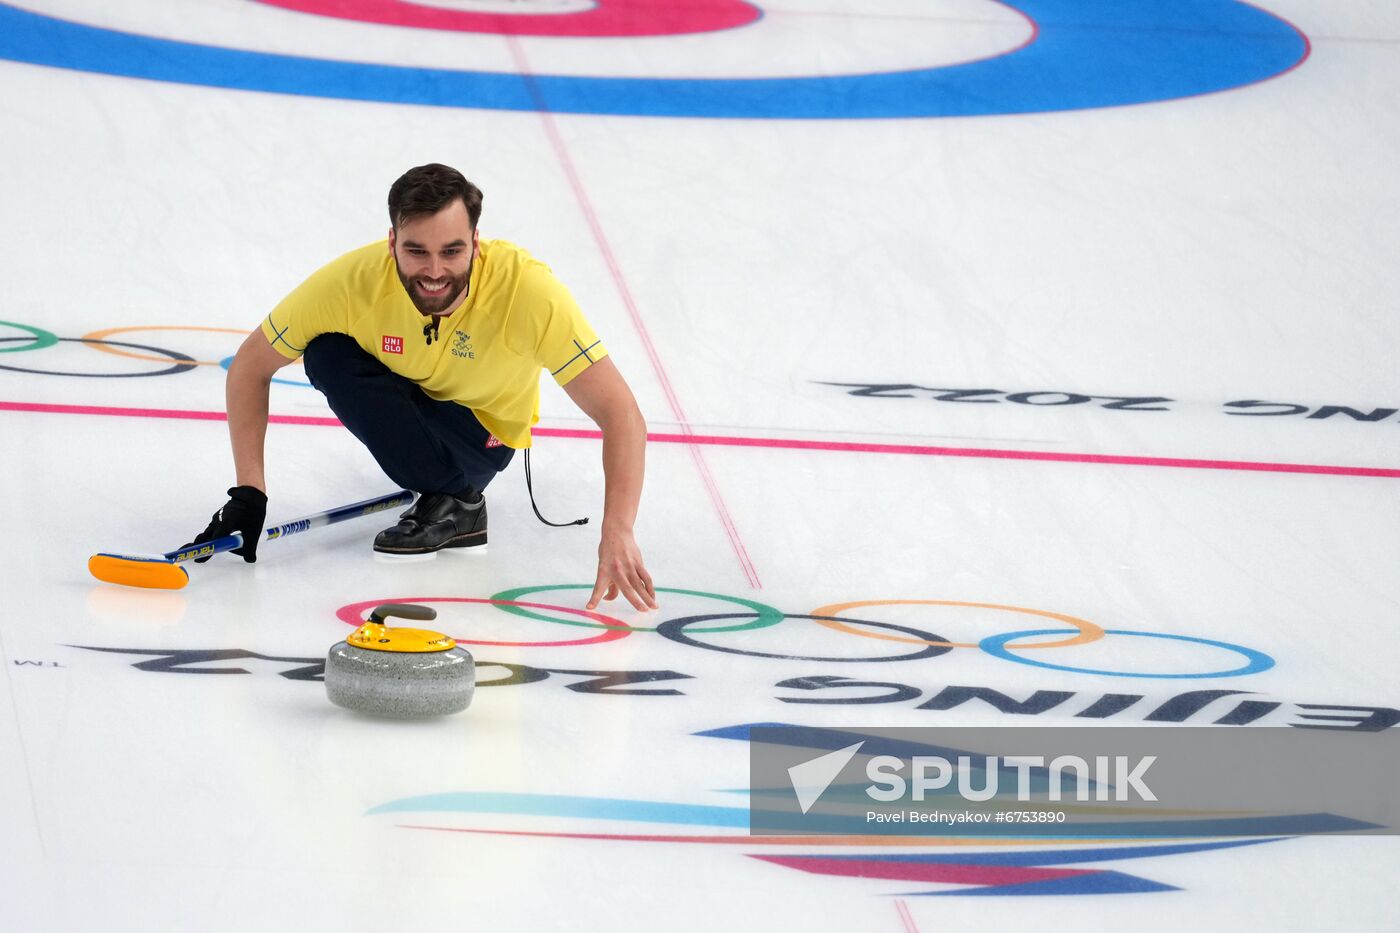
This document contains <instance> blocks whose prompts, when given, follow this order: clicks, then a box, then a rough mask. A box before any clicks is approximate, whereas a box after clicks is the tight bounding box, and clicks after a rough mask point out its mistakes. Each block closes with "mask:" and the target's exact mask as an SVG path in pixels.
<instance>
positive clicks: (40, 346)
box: [0, 321, 58, 353]
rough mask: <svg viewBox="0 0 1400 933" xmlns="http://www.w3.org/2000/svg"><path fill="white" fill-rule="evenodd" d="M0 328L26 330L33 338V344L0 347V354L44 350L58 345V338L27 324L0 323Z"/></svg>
mask: <svg viewBox="0 0 1400 933" xmlns="http://www.w3.org/2000/svg"><path fill="white" fill-rule="evenodd" d="M0 327H14V328H18V329H19V330H27V331H29V333H30V334H32V335H33V336H34V342H33V343H26V344H25V345H24V346H22V347H0V353H23V352H24V351H25V350H45V349H47V348H49V347H52V346H55V345H57V343H58V336H57V335H56V334H51V333H49V332H48V331H46V330H44V329H42V328H39V327H30V326H29V325H28V324H16V323H15V322H14V321H0Z"/></svg>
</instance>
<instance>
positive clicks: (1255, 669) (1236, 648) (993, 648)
mask: <svg viewBox="0 0 1400 933" xmlns="http://www.w3.org/2000/svg"><path fill="white" fill-rule="evenodd" d="M1063 634H1065V633H1064V632H1063V631H1061V630H1060V629H1053V628H1048V629H1030V630H1027V631H1024V632H1003V633H1002V634H1000V635H989V636H987V637H986V638H984V639H982V640H981V641H980V642H978V643H977V647H979V648H981V649H982V650H983V651H985V652H987V653H988V654H990V655H991V656H992V657H994V658H1001V659H1002V660H1003V661H1015V662H1016V663H1017V664H1029V665H1030V666H1031V667H1044V668H1048V669H1049V670H1052V671H1068V672H1070V673H1071V674H1100V675H1102V676H1104V677H1155V678H1158V679H1164V680H1184V679H1193V678H1199V677H1243V676H1245V675H1246V674H1258V673H1259V672H1261V671H1267V670H1268V669H1269V668H1271V667H1273V666H1274V659H1273V658H1271V657H1269V656H1268V655H1267V654H1264V653H1263V652H1262V651H1255V650H1254V649H1253V648H1246V647H1245V646H1244V645H1232V644H1230V643H1229V642H1228V641H1212V640H1211V639H1209V638H1193V637H1191V636H1190V635H1168V634H1166V633H1165V632H1129V631H1126V630H1124V629H1104V634H1105V635H1134V636H1138V637H1141V638H1169V639H1171V640H1172V641H1190V642H1195V643H1196V644H1198V645H1210V646H1211V647H1212V648H1224V649H1225V650H1226V651H1233V652H1235V653H1236V654H1241V655H1244V657H1245V658H1247V659H1248V660H1249V663H1248V664H1246V665H1245V666H1244V667H1239V668H1236V669H1235V670H1233V671H1210V672H1208V673H1204V674H1133V673H1126V672H1124V671H1100V670H1095V669H1094V668H1090V667H1070V666H1068V665H1066V664H1050V663H1049V662H1047V661H1034V660H1031V659H1030V658H1023V657H1021V656H1019V655H1015V654H1012V653H1011V652H1010V651H1008V650H1006V643H1007V642H1009V641H1013V640H1014V639H1017V638H1032V637H1035V636H1037V635H1063Z"/></svg>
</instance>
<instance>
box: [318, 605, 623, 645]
mask: <svg viewBox="0 0 1400 933" xmlns="http://www.w3.org/2000/svg"><path fill="white" fill-rule="evenodd" d="M386 601H387V600H383V599H370V600H365V601H364V602H358V603H351V604H350V605H348V606H341V607H340V608H339V609H337V610H336V612H335V616H336V618H337V619H340V621H342V622H344V623H346V624H347V625H354V626H361V625H364V624H365V619H364V618H361V616H362V615H363V614H364V613H365V612H367V611H368V610H371V609H373V608H374V607H375V606H382V605H383V604H384V603H385V602H386ZM393 601H394V602H401V603H482V604H487V605H492V606H500V607H501V608H503V609H505V608H508V607H523V608H527V609H548V610H550V611H551V612H567V613H569V614H570V615H576V616H584V617H586V618H589V619H594V620H596V621H598V622H600V623H602V627H603V629H604V631H603V632H601V633H599V634H597V635H594V636H592V637H591V638H575V639H571V640H569V641H477V640H473V639H470V638H462V637H460V636H458V635H452V636H451V637H452V638H453V639H455V640H456V641H458V642H460V643H461V644H464V645H495V646H498V647H499V646H506V647H512V648H557V647H562V646H565V645H569V646H578V645H597V644H602V643H603V642H607V641H617V640H618V639H619V638H626V637H627V636H628V635H630V634H632V627H631V626H630V625H628V624H627V623H626V622H621V621H619V620H617V619H614V618H612V617H611V616H605V615H603V614H602V613H599V612H589V611H588V610H587V609H572V608H570V607H568V606H550V605H546V604H544V603H517V602H511V601H508V600H499V599H476V598H471V597H466V596H407V597H404V598H402V599H398V600H393ZM541 618H544V617H541ZM551 621H553V620H551Z"/></svg>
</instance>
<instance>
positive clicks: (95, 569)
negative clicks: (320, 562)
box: [88, 489, 413, 590]
mask: <svg viewBox="0 0 1400 933" xmlns="http://www.w3.org/2000/svg"><path fill="white" fill-rule="evenodd" d="M412 501H413V493H411V492H409V491H408V490H406V489H400V490H399V491H398V492H394V493H390V494H388V495H385V496H379V497H378V498H375V499H366V500H364V501H363V502H356V503H353V504H352V505H342V506H340V507H339V508H335V509H328V510H326V511H325V512H317V513H316V514H315V515H307V516H305V517H303V518H298V519H295V520H293V521H290V522H286V523H284V524H281V525H277V526H275V527H272V528H268V529H267V530H266V531H264V532H263V536H264V537H263V541H264V542H266V541H272V540H275V539H277V538H285V537H287V536H288V535H295V534H300V533H301V532H303V531H310V530H311V529H312V528H320V527H322V526H324V525H334V524H337V523H338V522H344V521H349V520H350V519H352V518H359V517H360V516H362V515H372V514H374V513H375V512H382V511H384V510H385V509H392V508H394V507H395V506H400V505H407V504H408V503H410V502H412ZM242 546H243V535H242V534H241V533H240V532H237V531H235V532H234V533H233V534H231V535H225V536H224V537H222V538H215V539H214V540H212V541H205V542H204V543H202V544H192V545H190V546H189V547H186V548H182V549H180V550H177V551H169V552H167V553H165V554H151V555H143V554H94V555H92V556H91V557H89V558H88V572H89V573H91V574H92V575H93V576H94V577H96V578H97V579H99V580H102V581H104V582H106V583H118V584H121V585H122V586H143V587H146V588H147V589H157V590H178V589H181V588H183V587H184V585H185V584H186V583H188V582H190V575H189V572H188V571H186V570H185V568H184V567H182V566H180V565H181V564H182V563H184V562H185V561H189V560H194V559H195V558H196V557H211V556H213V555H215V554H220V553H223V552H224V551H231V550H233V549H234V548H236V547H242Z"/></svg>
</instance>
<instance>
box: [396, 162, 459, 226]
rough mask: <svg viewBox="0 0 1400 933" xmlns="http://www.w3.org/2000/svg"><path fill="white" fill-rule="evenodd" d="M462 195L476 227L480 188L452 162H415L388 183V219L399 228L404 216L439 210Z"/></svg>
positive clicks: (414, 215)
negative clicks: (444, 163)
mask: <svg viewBox="0 0 1400 933" xmlns="http://www.w3.org/2000/svg"><path fill="white" fill-rule="evenodd" d="M459 198H460V199H461V201H462V203H463V204H465V205H466V208H467V215H468V216H469V217H471V221H472V229H473V230H475V229H476V222H477V221H478V220H480V219H481V199H482V194H481V189H480V188H478V187H477V186H476V185H474V184H472V183H471V182H469V181H467V179H466V178H465V177H463V175H462V173H461V172H459V171H457V170H456V169H455V168H452V167H451V166H447V165H440V164H438V163H437V162H430V163H428V164H427V165H419V166H416V167H415V168H411V169H409V170H408V171H406V172H404V173H403V174H402V175H400V176H399V179H398V181H396V182H394V183H393V184H392V185H391V186H390V187H389V223H390V224H391V225H392V226H393V227H394V228H395V229H397V228H398V226H399V224H401V223H403V222H404V221H405V220H408V219H410V218H413V217H421V216H424V215H426V214H436V213H437V212H438V211H440V210H442V209H443V208H444V207H446V206H447V205H449V204H451V203H452V202H453V201H456V200H458V199H459Z"/></svg>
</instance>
